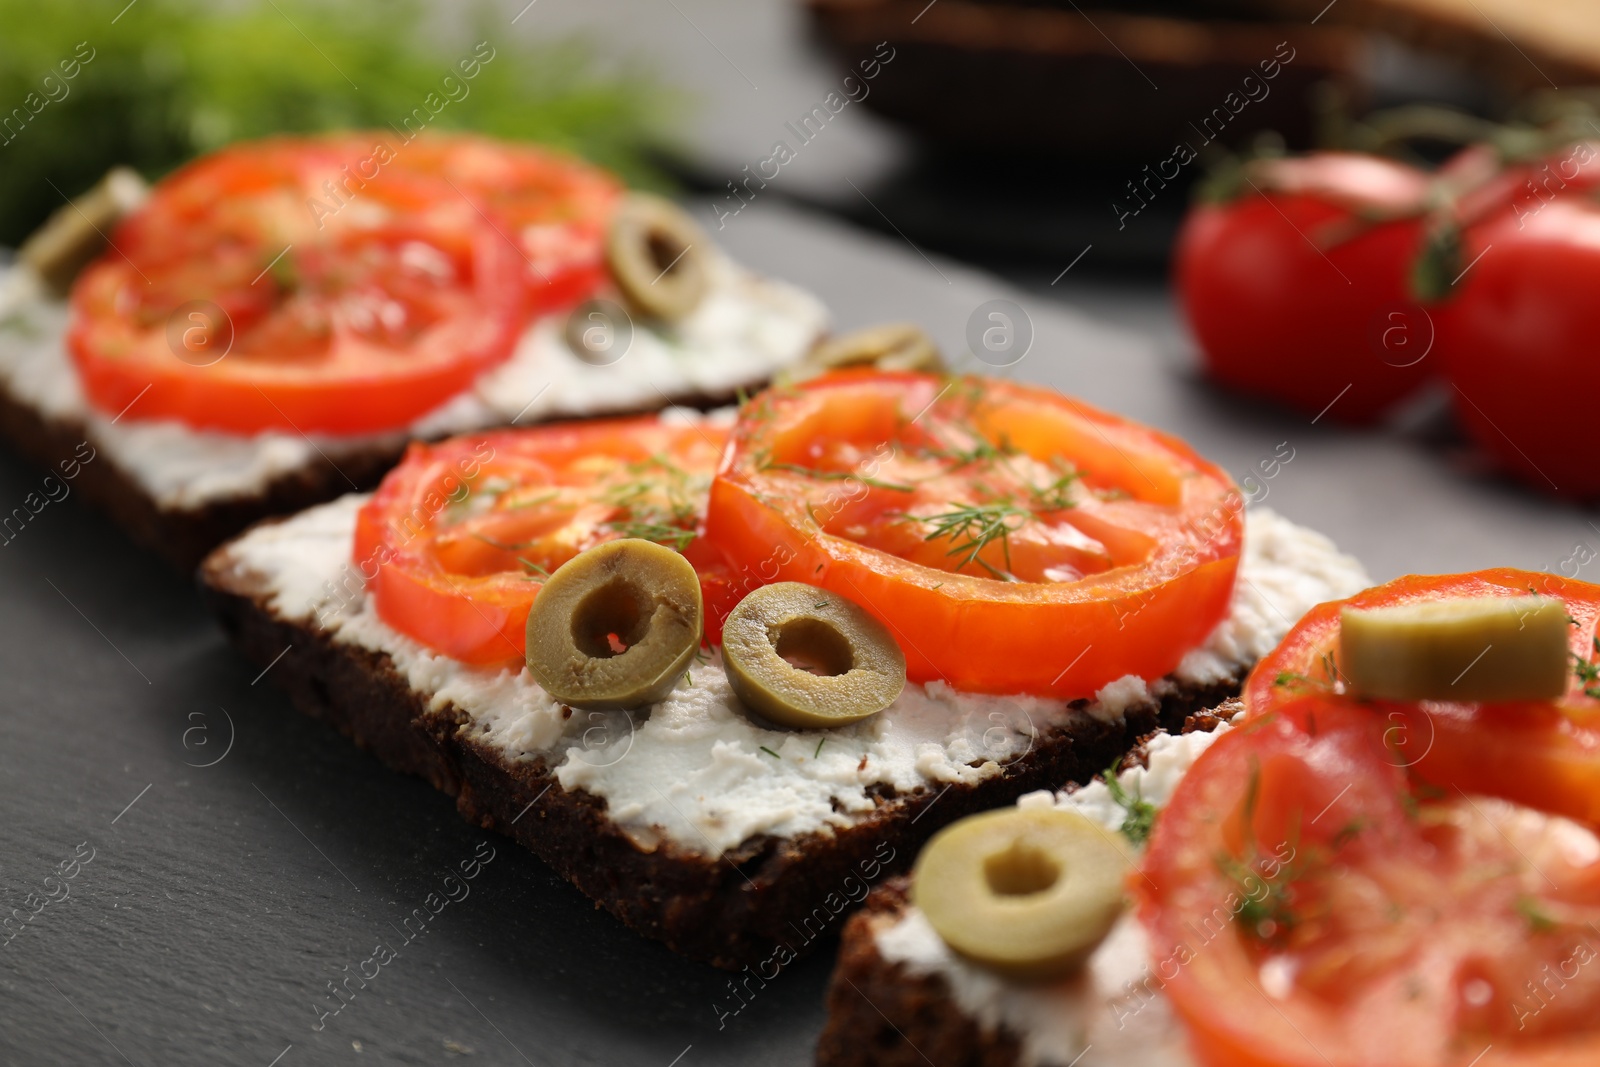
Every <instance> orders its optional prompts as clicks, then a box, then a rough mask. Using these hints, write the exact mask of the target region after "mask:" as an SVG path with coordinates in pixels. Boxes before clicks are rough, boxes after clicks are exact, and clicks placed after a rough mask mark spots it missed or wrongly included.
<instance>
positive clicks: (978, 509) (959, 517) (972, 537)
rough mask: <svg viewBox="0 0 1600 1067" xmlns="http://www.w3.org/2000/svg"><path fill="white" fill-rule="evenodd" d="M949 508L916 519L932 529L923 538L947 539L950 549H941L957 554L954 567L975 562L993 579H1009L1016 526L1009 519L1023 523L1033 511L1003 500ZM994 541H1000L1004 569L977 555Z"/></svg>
mask: <svg viewBox="0 0 1600 1067" xmlns="http://www.w3.org/2000/svg"><path fill="white" fill-rule="evenodd" d="M950 507H951V510H950V511H946V512H942V513H940V514H938V515H928V516H924V517H921V518H919V519H918V521H919V522H922V523H925V524H927V525H928V526H930V527H932V529H933V532H932V533H930V534H928V535H927V536H926V537H924V538H923V540H924V541H941V540H947V541H949V542H950V548H949V550H948V551H947V552H945V555H947V556H960V557H961V558H960V560H959V561H958V562H957V563H956V569H957V570H960V569H961V568H962V567H965V566H966V565H967V564H969V563H976V564H978V566H980V567H982V568H984V569H985V570H987V571H988V572H989V573H990V574H993V575H994V576H995V577H996V578H1009V577H1010V571H1011V540H1010V538H1011V532H1012V530H1014V529H1016V527H1015V526H1013V525H1012V524H1011V520H1012V519H1021V520H1022V521H1023V522H1026V521H1027V520H1028V519H1030V518H1032V517H1033V513H1032V512H1031V511H1028V510H1027V509H1026V508H1019V507H1017V506H1016V505H1015V504H1011V503H1008V502H1005V501H996V502H994V503H990V504H956V503H952V504H951V505H950ZM1019 525H1020V524H1019ZM995 541H999V542H1000V551H1001V553H1002V555H1003V558H1004V559H1005V564H1006V566H1005V571H1004V572H1001V571H998V570H996V569H995V568H994V566H992V565H991V564H990V563H988V562H987V561H985V560H983V559H981V558H980V556H979V554H980V553H981V552H982V551H983V550H984V549H986V548H988V547H989V545H991V544H992V543H994V542H995Z"/></svg>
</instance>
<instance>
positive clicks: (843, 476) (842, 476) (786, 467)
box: [761, 463, 916, 493]
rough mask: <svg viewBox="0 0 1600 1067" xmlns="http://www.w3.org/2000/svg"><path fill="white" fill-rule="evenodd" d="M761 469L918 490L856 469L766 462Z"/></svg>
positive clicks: (867, 484)
mask: <svg viewBox="0 0 1600 1067" xmlns="http://www.w3.org/2000/svg"><path fill="white" fill-rule="evenodd" d="M761 469H762V470H764V471H790V472H792V473H794V474H803V475H805V476H806V477H808V478H814V479H816V480H817V481H819V482H850V481H855V482H860V483H861V484H862V485H866V486H870V487H872V488H873V489H889V490H892V491H894V492H896V493H912V492H915V491H916V487H915V486H911V485H906V484H904V483H902V482H886V481H884V480H883V479H881V478H871V477H868V476H867V475H865V474H857V473H856V472H855V471H824V470H818V469H817V468H815V467H802V466H801V465H800V464H798V463H764V464H762V465H761Z"/></svg>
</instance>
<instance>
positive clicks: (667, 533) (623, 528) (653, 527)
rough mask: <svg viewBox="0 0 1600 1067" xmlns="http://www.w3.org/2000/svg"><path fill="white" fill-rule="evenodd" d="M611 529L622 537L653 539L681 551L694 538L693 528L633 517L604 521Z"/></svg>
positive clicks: (657, 542) (659, 543)
mask: <svg viewBox="0 0 1600 1067" xmlns="http://www.w3.org/2000/svg"><path fill="white" fill-rule="evenodd" d="M606 525H607V526H609V527H610V528H611V529H613V530H615V531H617V533H619V534H621V535H622V536H623V537H638V538H641V539H642V540H645V541H654V542H655V543H656V544H658V545H666V546H667V547H669V548H671V549H673V550H674V551H676V552H682V551H683V550H684V549H685V548H688V547H689V542H690V541H693V540H694V537H695V534H694V531H693V530H685V529H684V528H683V527H682V526H669V525H668V524H666V523H664V522H642V521H639V520H635V519H618V520H616V521H614V522H608V523H606Z"/></svg>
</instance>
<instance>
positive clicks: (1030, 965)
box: [911, 808, 1128, 980]
mask: <svg viewBox="0 0 1600 1067" xmlns="http://www.w3.org/2000/svg"><path fill="white" fill-rule="evenodd" d="M1127 872H1128V856H1127V853H1125V852H1124V851H1123V846H1122V845H1120V844H1119V843H1118V842H1117V840H1116V839H1115V838H1114V837H1113V836H1112V835H1111V834H1108V833H1106V832H1105V831H1103V830H1101V829H1100V828H1099V827H1098V826H1096V825H1094V824H1093V823H1091V822H1090V821H1089V820H1088V819H1087V818H1085V817H1084V816H1083V815H1080V814H1078V813H1077V812H1072V811H1063V810H1061V809H1059V808H1028V809H1020V808H1005V809H1002V810H999V811H989V812H984V813H983V814H981V815H972V816H968V817H967V818H965V819H962V820H960V821H959V822H956V823H953V824H951V825H950V826H947V827H945V828H944V829H943V830H940V831H939V832H938V833H937V834H935V835H934V836H933V839H932V840H930V841H929V842H928V844H927V845H926V846H925V847H924V848H923V850H922V854H921V855H919V856H918V857H917V863H916V866H915V867H914V868H913V870H912V873H911V899H912V901H913V902H914V903H915V904H916V905H917V907H918V908H920V909H921V910H922V913H923V915H925V916H926V917H927V920H928V922H929V924H930V925H932V927H933V928H934V930H935V931H937V932H938V934H939V936H940V937H941V938H943V939H944V941H945V943H946V944H948V945H949V946H950V947H951V948H952V949H953V950H954V951H956V952H957V953H959V954H960V955H962V956H965V957H966V958H967V959H969V960H972V961H973V962H974V963H978V964H981V965H982V966H985V967H988V968H990V969H992V970H997V971H1000V972H1002V973H1004V974H1006V975H1009V976H1011V977H1014V978H1019V979H1023V980H1043V979H1049V978H1055V977H1059V976H1061V975H1063V974H1066V973H1068V972H1070V971H1072V970H1074V969H1075V968H1077V967H1079V966H1081V965H1082V964H1083V962H1084V961H1085V960H1086V959H1088V957H1089V954H1090V953H1091V952H1093V951H1094V949H1095V946H1097V945H1099V944H1100V942H1101V941H1103V940H1105V937H1106V935H1107V934H1109V933H1110V932H1111V928H1112V926H1113V925H1115V924H1116V921H1117V917H1118V916H1119V915H1121V913H1122V908H1123V895H1122V884H1123V879H1124V877H1125V876H1126V875H1127Z"/></svg>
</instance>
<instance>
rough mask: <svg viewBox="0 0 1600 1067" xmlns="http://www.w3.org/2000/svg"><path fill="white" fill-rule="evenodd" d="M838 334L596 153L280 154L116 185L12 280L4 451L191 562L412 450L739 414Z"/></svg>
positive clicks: (14, 522) (387, 148)
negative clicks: (430, 442) (722, 406)
mask: <svg viewBox="0 0 1600 1067" xmlns="http://www.w3.org/2000/svg"><path fill="white" fill-rule="evenodd" d="M108 239H109V243H108ZM96 257H97V258H96ZM90 260H92V261H90ZM86 263H87V266H85V264H86ZM80 270H81V273H79V272H80ZM824 325H825V315H824V312H823V310H822V308H821V307H820V305H819V304H818V303H817V302H816V301H815V300H814V299H813V298H811V297H809V296H808V295H806V294H804V293H802V292H799V291H797V290H795V289H793V288H790V287H788V286H786V285H782V284H779V283H776V282H772V281H769V280H766V279H763V278H759V277H756V276H754V275H752V274H751V273H750V272H748V271H746V270H744V269H742V268H740V267H738V266H737V265H735V264H734V263H732V262H731V261H730V260H729V259H728V258H727V257H726V256H725V255H723V254H721V253H719V252H718V251H717V249H716V248H715V246H713V245H712V244H711V243H710V241H709V240H708V239H706V238H705V237H704V235H703V234H701V233H700V232H699V230H698V229H697V228H696V227H695V226H694V225H693V224H692V223H691V222H690V221H689V220H688V218H687V216H685V215H684V214H683V213H682V212H681V211H679V210H678V209H677V208H675V207H673V206H672V205H671V204H670V203H668V202H666V201H664V200H661V199H659V198H654V197H647V196H639V195H628V194H627V193H626V192H625V190H624V189H623V188H622V187H621V185H620V184H619V183H618V182H617V181H616V180H615V179H614V178H612V177H611V176H610V175H608V174H606V173H604V172H602V171H600V170H597V169H595V168H594V167H591V166H589V165H587V164H584V163H580V162H578V161H576V160H573V159H569V158H567V157H564V156H561V155H558V154H555V153H552V152H549V151H546V150H543V149H539V148H535V147H532V146H528V145H514V144H509V143H504V142H498V141H493V140H489V139H486V138H482V137H474V136H448V135H431V134H425V135H421V136H417V137H415V138H414V139H413V140H409V141H402V140H400V139H398V138H396V137H394V136H393V135H392V134H390V133H386V132H373V133H347V134H337V135H330V136H323V137H315V138H289V137H285V138H274V139H270V140H265V141H259V142H252V143H246V144H240V145H237V146H234V147H231V148H228V149H225V150H223V151H221V152H218V153H216V154H214V155H210V156H207V157H204V158H202V159H199V160H197V161H195V162H194V163H191V164H189V165H188V166H186V167H184V168H182V169H180V170H179V171H177V172H176V173H174V174H173V175H171V176H170V177H168V178H166V179H165V180H163V181H162V182H160V183H159V184H158V185H156V186H155V187H154V189H153V190H149V191H146V190H145V189H144V188H143V186H142V183H141V182H140V181H139V179H138V177H137V176H136V175H134V174H132V173H131V172H127V171H116V172H113V173H112V174H111V175H109V176H108V177H107V179H106V181H105V182H103V183H102V184H101V186H99V187H97V188H96V189H95V190H93V191H91V192H90V193H89V194H87V195H86V196H84V197H82V198H80V199H79V200H78V201H76V202H74V203H72V204H69V205H67V206H65V207H63V208H62V209H61V211H60V212H59V213H58V214H57V216H56V217H54V218H53V219H52V220H51V222H50V223H48V224H47V225H46V227H45V228H44V229H43V230H42V231H41V232H40V233H39V234H38V235H36V236H35V238H33V239H32V240H30V241H29V242H28V243H27V244H26V245H25V246H24V248H23V249H22V251H21V253H20V255H19V257H18V260H17V262H16V263H15V264H14V265H13V266H11V267H9V268H0V434H3V435H4V436H5V437H6V438H8V439H9V440H10V441H11V443H12V444H13V445H14V446H15V447H16V448H18V449H19V450H22V451H24V452H26V453H27V454H28V455H29V456H30V457H32V458H33V459H34V460H36V461H37V462H39V463H41V464H45V465H47V466H49V467H50V468H51V470H52V472H53V473H54V472H56V470H57V468H58V467H60V468H61V470H62V471H63V472H66V471H67V470H68V468H67V466H66V464H67V463H68V461H71V468H70V474H69V476H70V477H75V478H77V487H78V488H79V489H80V490H81V491H82V492H83V493H84V495H85V496H86V497H88V498H90V499H92V500H94V501H95V502H97V503H98V504H99V505H101V506H103V507H104V508H106V509H107V510H109V511H110V512H111V513H112V514H113V515H114V516H115V517H116V518H117V520H118V521H119V522H120V523H122V524H123V525H124V526H126V527H127V528H128V530H129V531H130V532H131V533H132V534H133V535H134V536H135V537H136V538H137V539H138V540H140V541H141V542H143V543H144V544H146V545H148V546H150V547H153V548H155V549H156V550H158V551H160V552H162V553H163V554H165V555H166V556H168V557H169V558H171V559H172V560H174V561H175V562H177V563H179V564H180V565H183V566H193V565H194V564H195V563H196V562H198V560H199V559H200V558H201V557H202V556H203V555H204V553H205V552H206V551H208V550H209V549H211V548H213V547H215V546H216V545H217V544H218V543H220V542H221V541H223V540H224V539H225V538H227V537H229V536H232V535H233V534H236V533H238V532H239V531H241V530H243V529H244V528H245V527H246V526H248V525H250V524H251V523H252V522H254V521H256V520H258V519H260V518H262V517H264V516H266V515H273V514H284V513H288V512H291V511H295V510H299V509H301V508H304V507H306V506H308V505H310V504H313V503H318V502H321V501H324V500H329V499H332V498H334V497H336V496H338V495H340V494H342V493H345V492H349V491H352V490H357V489H368V488H371V487H372V486H373V485H374V484H376V482H377V479H378V478H379V476H381V475H382V473H383V472H384V471H385V470H387V469H388V468H389V467H391V466H392V465H393V464H394V463H395V462H396V461H397V460H398V458H399V456H400V454H401V452H402V451H403V450H404V448H405V445H406V442H407V441H408V440H412V439H416V438H424V439H432V438H439V437H443V436H446V435H448V434H452V433H462V432H467V431H472V430H478V429H483V428H487V427H494V426H506V425H529V424H532V423H536V422H543V421H549V420H553V419H560V418H574V417H580V416H594V415H606V414H623V413H630V412H643V411H655V410H658V409H661V408H663V407H667V406H670V405H674V404H677V405H698V406H707V405H711V404H715V403H727V402H730V401H731V400H732V399H733V398H734V396H735V394H736V393H737V392H738V391H739V390H740V389H744V390H747V391H748V390H750V389H753V388H755V387H757V386H759V385H761V384H764V383H765V382H766V381H768V380H769V379H770V378H771V377H772V376H773V374H774V372H775V371H777V370H778V369H779V368H782V367H785V366H787V365H789V364H791V363H793V362H794V361H795V360H796V359H798V358H799V357H801V356H802V355H804V354H805V353H806V352H807V351H808V350H810V348H811V347H812V345H813V344H814V343H815V341H816V340H817V339H818V337H819V336H820V334H821V332H822V330H823V328H824ZM30 518H31V512H30V511H29V509H27V508H23V509H19V510H18V511H17V512H15V513H13V514H10V515H5V516H0V536H3V537H4V538H5V539H6V540H9V539H11V538H13V537H15V536H17V534H18V533H19V532H20V530H21V528H22V527H23V526H25V525H26V523H27V522H28V521H29V519H30Z"/></svg>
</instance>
